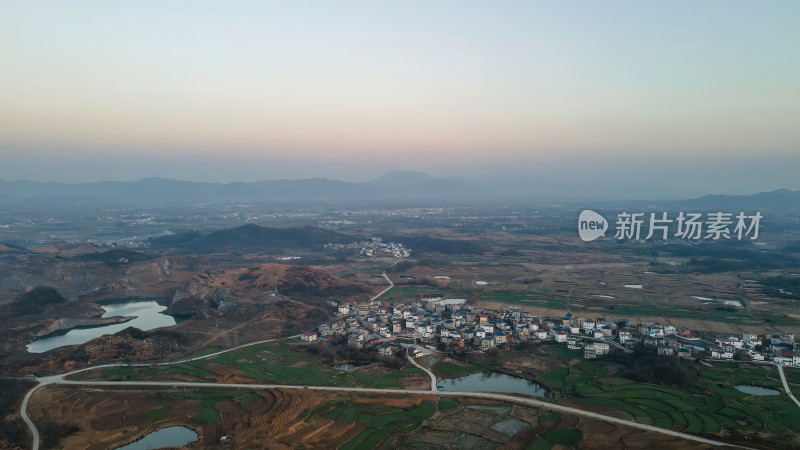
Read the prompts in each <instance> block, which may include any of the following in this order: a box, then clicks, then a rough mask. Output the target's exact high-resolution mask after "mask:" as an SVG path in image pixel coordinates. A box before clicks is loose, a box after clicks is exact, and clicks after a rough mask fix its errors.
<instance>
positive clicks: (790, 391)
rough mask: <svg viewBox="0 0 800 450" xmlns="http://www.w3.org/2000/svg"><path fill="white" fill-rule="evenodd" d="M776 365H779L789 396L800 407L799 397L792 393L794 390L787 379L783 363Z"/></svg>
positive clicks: (784, 386)
mask: <svg viewBox="0 0 800 450" xmlns="http://www.w3.org/2000/svg"><path fill="white" fill-rule="evenodd" d="M776 365H777V366H778V373H779V374H780V375H781V382H783V388H784V389H785V390H786V393H787V394H788V395H789V398H791V399H792V401H793V402H795V404H797V406H799V407H800V401H797V397H795V396H794V394H792V390H791V389H789V382H788V381H786V374H784V373H783V365H781V364H776Z"/></svg>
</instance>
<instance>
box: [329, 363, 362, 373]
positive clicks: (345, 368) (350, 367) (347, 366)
mask: <svg viewBox="0 0 800 450" xmlns="http://www.w3.org/2000/svg"><path fill="white" fill-rule="evenodd" d="M368 365H369V364H367V363H344V364H334V365H333V368H334V369H336V370H341V371H342V372H352V371H354V370H356V369H358V368H360V367H364V366H368Z"/></svg>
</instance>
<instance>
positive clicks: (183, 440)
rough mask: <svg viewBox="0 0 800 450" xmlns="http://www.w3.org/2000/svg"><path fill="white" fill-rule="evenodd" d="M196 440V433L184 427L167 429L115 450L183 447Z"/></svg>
mask: <svg viewBox="0 0 800 450" xmlns="http://www.w3.org/2000/svg"><path fill="white" fill-rule="evenodd" d="M196 440H197V433H195V432H194V430H190V429H188V428H186V427H169V428H162V429H160V430H158V431H154V432H152V433H150V434H148V435H147V436H145V437H143V438H141V439H139V440H138V441H135V442H131V443H130V444H128V445H123V446H122V447H117V449H116V450H147V449H156V448H164V447H183V446H184V445H186V444H189V443H190V442H194V441H196Z"/></svg>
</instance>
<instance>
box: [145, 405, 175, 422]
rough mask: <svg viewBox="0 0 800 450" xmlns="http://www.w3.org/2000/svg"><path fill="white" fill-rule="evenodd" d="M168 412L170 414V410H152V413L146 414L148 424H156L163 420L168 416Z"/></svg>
mask: <svg viewBox="0 0 800 450" xmlns="http://www.w3.org/2000/svg"><path fill="white" fill-rule="evenodd" d="M168 412H169V408H157V409H151V410H150V411H147V413H146V415H147V422H148V423H156V422H158V421H159V420H161V419H163V418H164V416H166V415H167V413H168Z"/></svg>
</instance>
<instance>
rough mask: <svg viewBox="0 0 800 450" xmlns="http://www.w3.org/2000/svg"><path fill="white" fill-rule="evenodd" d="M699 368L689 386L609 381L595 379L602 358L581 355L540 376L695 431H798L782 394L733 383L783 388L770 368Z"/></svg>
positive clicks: (644, 417) (798, 421) (586, 397)
mask: <svg viewBox="0 0 800 450" xmlns="http://www.w3.org/2000/svg"><path fill="white" fill-rule="evenodd" d="M698 367H699V366H698ZM698 372H699V374H700V378H699V379H698V381H697V384H696V385H695V386H694V387H693V388H689V389H683V388H677V387H667V386H656V385H650V384H646V383H638V382H634V381H632V380H626V379H624V378H615V379H613V384H609V383H608V382H600V381H598V379H599V378H603V377H606V376H607V369H606V367H605V365H604V362H603V361H588V360H582V361H580V362H578V363H577V364H574V365H572V366H570V367H569V368H559V367H553V368H551V370H550V372H548V373H546V374H544V375H542V376H539V377H538V380H539V381H540V382H541V383H543V384H546V385H548V386H549V387H551V388H553V389H555V390H556V391H560V392H561V393H562V394H563V395H564V396H566V397H568V398H572V399H575V400H578V401H580V402H582V403H585V404H587V405H602V406H606V407H614V408H617V409H620V410H622V411H625V412H627V413H629V414H630V415H631V416H633V418H634V419H635V420H636V422H639V423H644V424H652V425H655V426H658V427H662V428H675V427H677V429H682V430H684V431H686V432H688V433H694V434H699V433H719V432H721V431H722V430H727V431H729V432H733V431H737V432H767V433H772V434H774V435H782V436H790V435H791V434H794V433H800V408H798V407H797V405H795V404H794V403H793V402H791V401H790V400H789V399H788V397H787V396H786V395H779V396H764V397H759V396H755V395H749V394H745V393H743V392H741V391H739V390H737V389H736V388H735V387H736V385H740V384H746V385H753V386H761V387H766V388H770V389H776V390H779V391H782V387H781V385H780V383H779V381H778V376H777V372H776V370H775V369H774V368H771V367H748V368H741V367H736V366H734V365H732V364H728V365H723V364H719V365H718V366H715V367H713V368H705V367H702V368H699V370H698ZM603 379H604V380H607V378H603ZM545 438H546V439H547V436H545ZM787 439H788V438H787ZM547 440H548V441H550V442H554V443H556V442H555V441H553V440H551V439H547ZM787 442H788V443H791V444H792V445H800V440H795V441H789V440H786V441H785V442H783V443H787Z"/></svg>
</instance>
